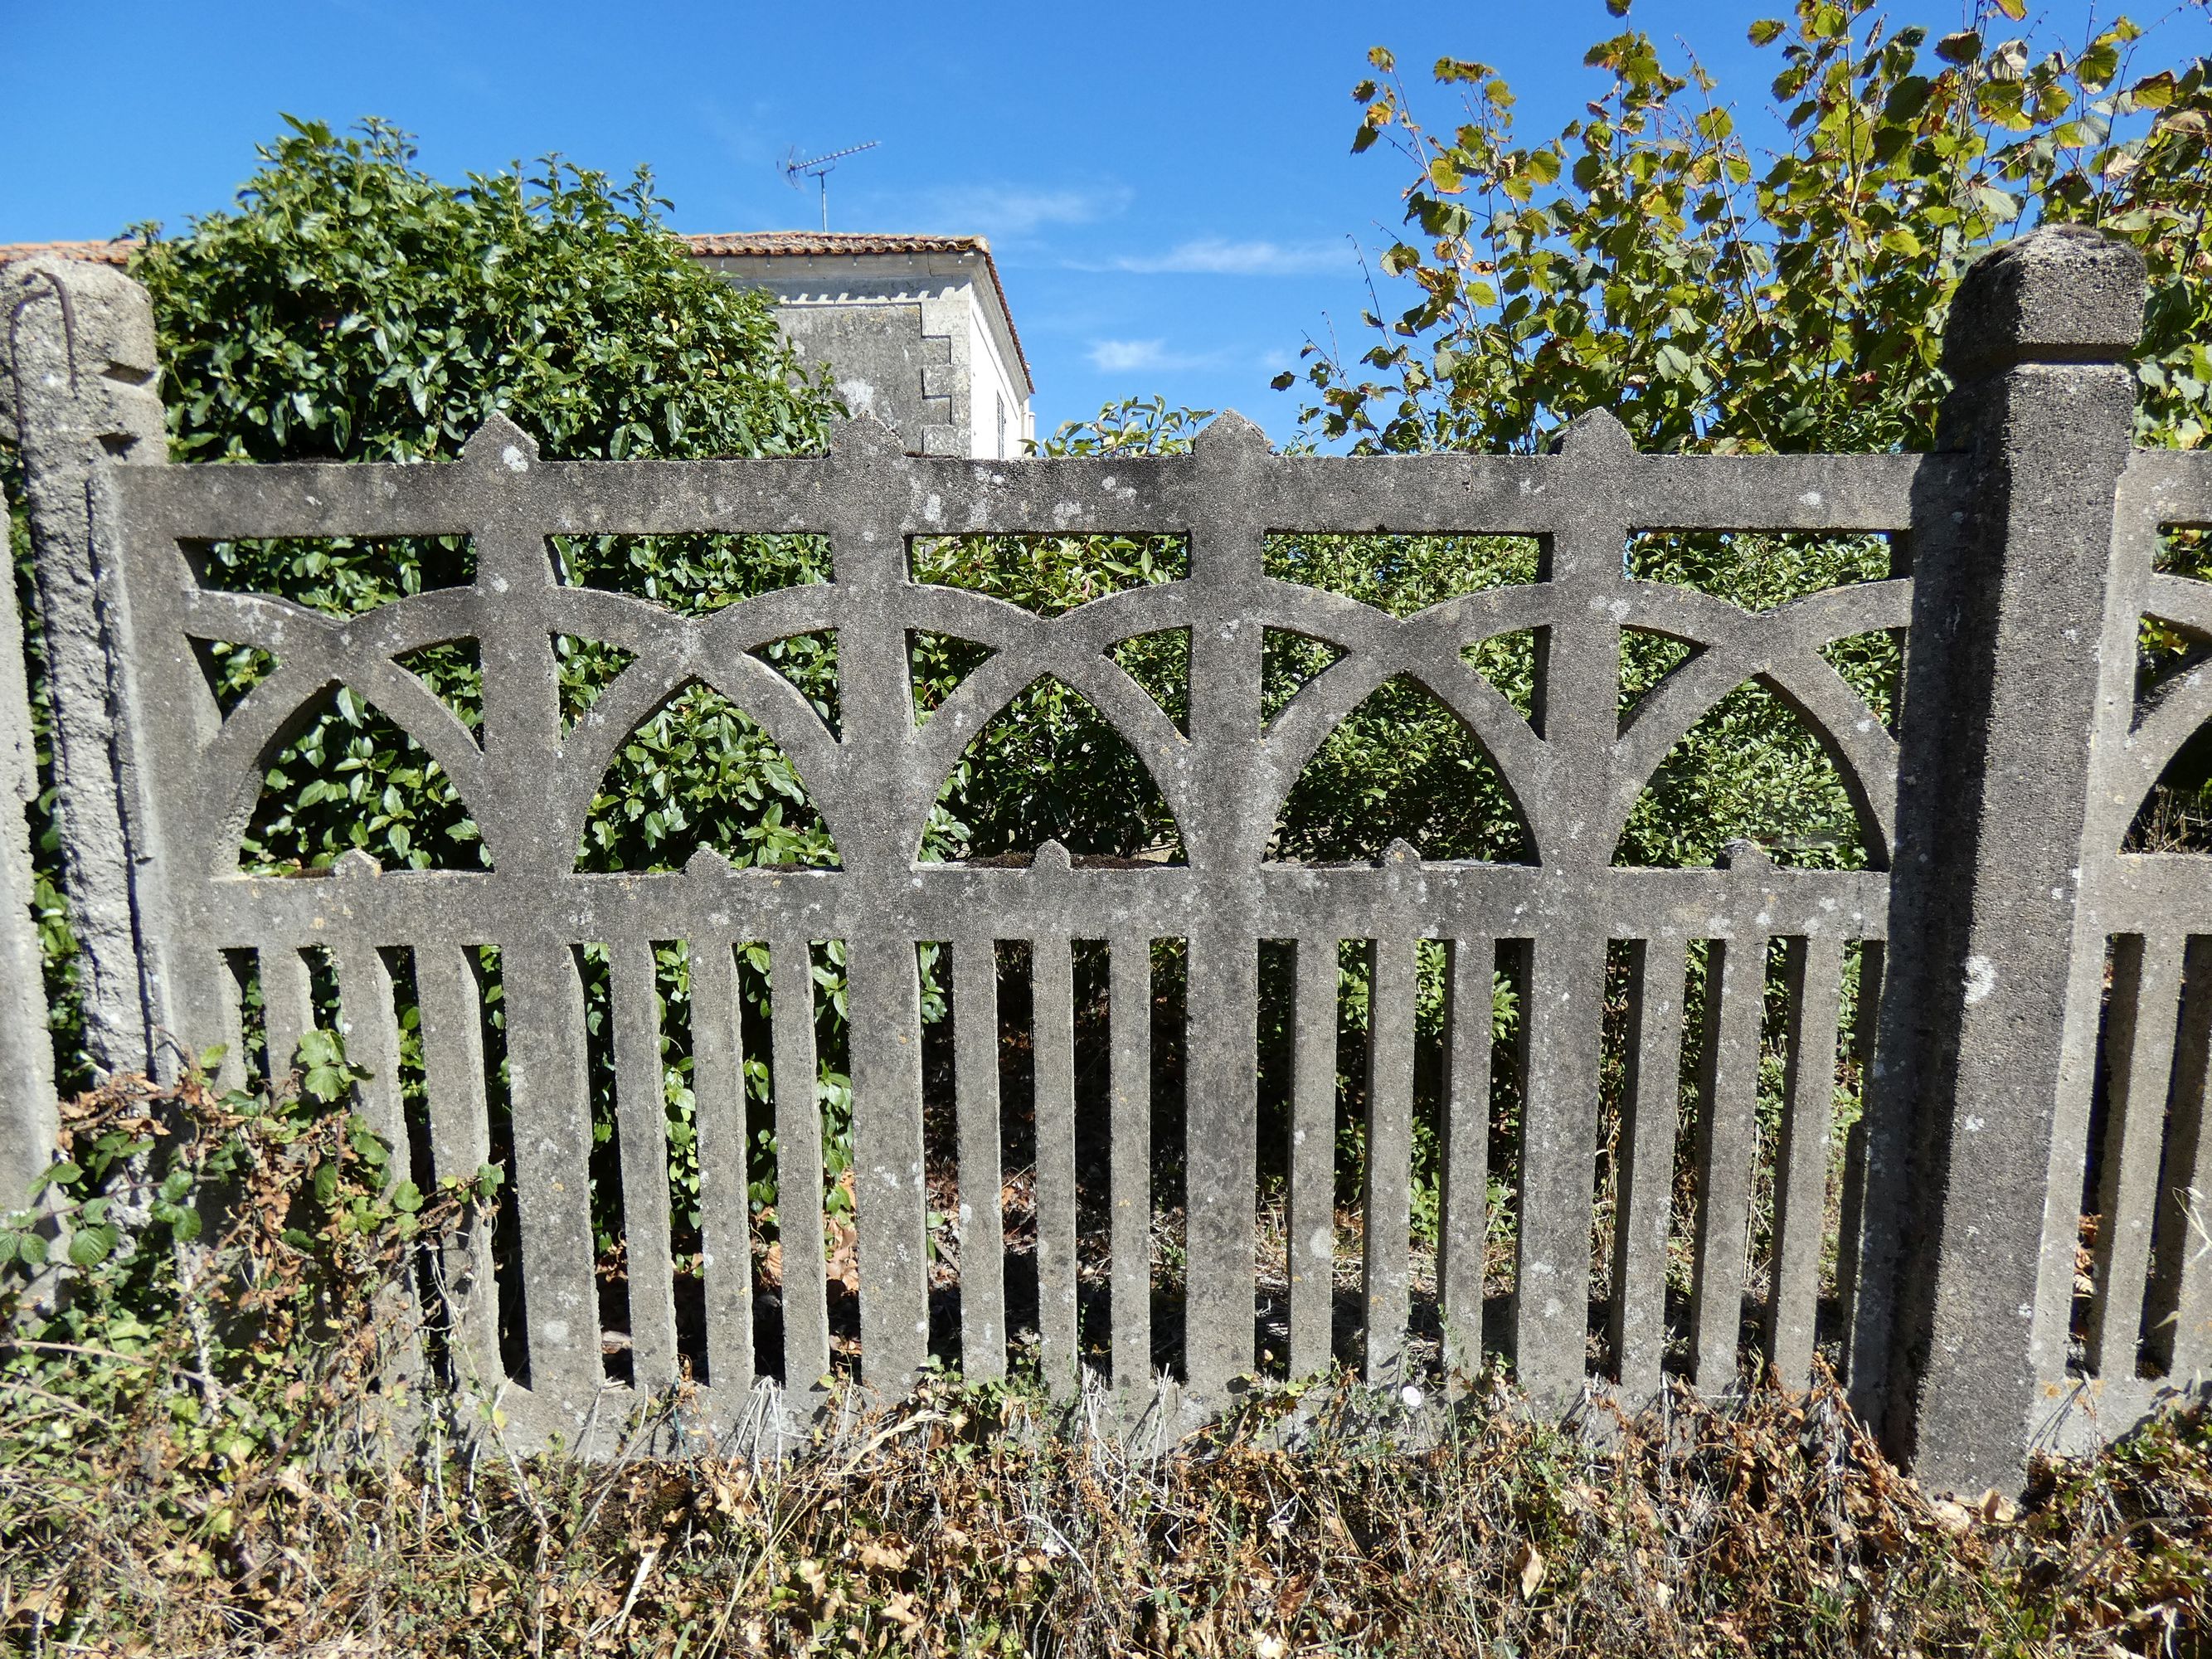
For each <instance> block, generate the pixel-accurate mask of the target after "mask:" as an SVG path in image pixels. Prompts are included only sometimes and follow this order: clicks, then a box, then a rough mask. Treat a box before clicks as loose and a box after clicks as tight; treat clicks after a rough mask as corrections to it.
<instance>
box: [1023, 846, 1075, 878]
mask: <svg viewBox="0 0 2212 1659" xmlns="http://www.w3.org/2000/svg"><path fill="white" fill-rule="evenodd" d="M1072 868H1073V866H1072V865H1071V864H1070V863H1069V861H1068V857H1067V848H1065V847H1063V846H1061V845H1060V843H1059V842H1056V841H1048V842H1045V843H1044V844H1043V845H1042V846H1041V847H1039V848H1037V849H1036V852H1035V853H1034V854H1031V855H1030V869H1032V870H1034V871H1036V872H1037V873H1038V874H1040V875H1048V876H1064V875H1066V873H1067V872H1068V871H1069V870H1070V869H1072Z"/></svg>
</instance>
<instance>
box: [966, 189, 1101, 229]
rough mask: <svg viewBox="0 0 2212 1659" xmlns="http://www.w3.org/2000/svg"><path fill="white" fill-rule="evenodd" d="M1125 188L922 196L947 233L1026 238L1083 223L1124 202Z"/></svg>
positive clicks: (988, 191)
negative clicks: (1062, 226)
mask: <svg viewBox="0 0 2212 1659" xmlns="http://www.w3.org/2000/svg"><path fill="white" fill-rule="evenodd" d="M1131 194H1132V192H1131V191H1129V189H1128V188H1127V186H1126V185H1110V186H1105V187H1102V188H1098V189H1085V188H1069V189H1063V190H1051V189H1036V188H1032V187H1030V186H1027V185H945V186H943V187H941V188H939V189H937V190H933V191H930V192H929V193H928V196H927V201H928V203H929V211H930V216H931V217H932V219H933V220H934V221H935V222H938V223H939V224H941V225H943V226H944V227H945V228H946V229H947V230H948V231H950V232H952V233H956V234H969V233H971V232H981V234H984V235H986V236H1026V235H1028V234H1030V233H1031V232H1033V231H1037V230H1042V229H1043V228H1045V227H1046V226H1048V225H1084V224H1089V223H1091V222H1092V221H1093V220H1097V219H1103V218H1108V217H1110V216H1113V215H1114V214H1116V213H1119V212H1121V210H1122V209H1124V208H1126V207H1127V206H1128V204H1129V198H1130V196H1131Z"/></svg>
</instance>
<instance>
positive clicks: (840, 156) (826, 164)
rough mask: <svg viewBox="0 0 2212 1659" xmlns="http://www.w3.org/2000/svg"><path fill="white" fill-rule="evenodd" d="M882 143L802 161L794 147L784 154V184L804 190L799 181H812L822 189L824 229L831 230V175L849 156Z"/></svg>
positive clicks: (875, 139)
mask: <svg viewBox="0 0 2212 1659" xmlns="http://www.w3.org/2000/svg"><path fill="white" fill-rule="evenodd" d="M882 142H883V141H882V140H881V139H879V138H871V139H869V140H868V142H867V143H865V144H854V145H853V146H852V147H851V148H849V149H833V150H831V151H830V152H829V154H828V155H815V156H809V157H807V158H805V159H804V160H802V159H800V156H799V149H798V146H796V145H793V147H792V148H791V149H787V150H786V151H785V152H784V156H783V177H784V182H785V183H787V184H788V185H790V186H791V187H792V188H793V190H804V189H805V185H802V184H800V183H799V180H800V179H813V180H814V182H815V183H816V184H817V185H819V186H820V187H821V191H822V228H823V229H824V230H827V229H829V175H830V173H833V172H835V171H836V167H837V163H838V162H840V161H843V160H844V159H845V158H846V157H847V156H848V155H859V154H860V152H861V151H862V150H864V149H874V148H875V147H876V146H877V145H878V144H879V143H882Z"/></svg>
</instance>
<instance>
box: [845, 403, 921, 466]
mask: <svg viewBox="0 0 2212 1659" xmlns="http://www.w3.org/2000/svg"><path fill="white" fill-rule="evenodd" d="M829 453H831V454H832V455H834V456H836V458H837V459H839V460H841V461H849V460H887V459H891V458H892V457H894V456H898V455H903V454H904V453H906V452H905V450H904V449H902V447H900V445H899V435H898V434H897V433H896V432H894V431H892V430H891V429H890V428H889V427H887V426H885V425H884V423H883V422H881V421H880V420H878V419H877V418H876V416H873V415H868V414H860V415H855V416H853V417H852V418H851V419H850V420H847V421H839V422H836V423H835V424H833V425H832V426H831V427H830V428H829Z"/></svg>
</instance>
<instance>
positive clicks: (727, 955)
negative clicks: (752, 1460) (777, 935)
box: [691, 937, 754, 1411]
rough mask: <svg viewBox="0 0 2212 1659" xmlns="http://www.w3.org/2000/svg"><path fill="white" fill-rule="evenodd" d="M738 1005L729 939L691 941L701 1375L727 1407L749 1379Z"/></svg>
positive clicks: (749, 1270)
mask: <svg viewBox="0 0 2212 1659" xmlns="http://www.w3.org/2000/svg"><path fill="white" fill-rule="evenodd" d="M743 1015H744V1005H743V1004H742V1002H741V1001H740V1000H739V996H738V973H737V961H736V957H735V956H734V955H733V953H732V946H731V945H730V942H729V941H728V940H726V939H715V938H713V937H708V938H702V939H693V940H692V941H691V1092H692V1096H693V1097H694V1098H695V1099H696V1102H697V1103H698V1105H697V1112H698V1118H697V1129H698V1136H699V1139H698V1148H699V1238H700V1253H701V1255H702V1256H703V1257H704V1258H705V1261H704V1267H705V1273H706V1280H707V1381H708V1384H709V1385H710V1386H711V1387H712V1388H713V1389H714V1392H715V1394H716V1395H718V1396H720V1399H721V1401H722V1408H723V1409H724V1410H725V1411H727V1410H729V1409H731V1408H732V1405H733V1403H734V1402H735V1401H737V1399H738V1397H739V1396H740V1395H743V1394H744V1391H745V1390H746V1389H750V1387H752V1385H753V1363H754V1361H753V1246H752V1203H751V1195H750V1193H749V1192H748V1191H747V1188H748V1185H749V1184H750V1182H749V1178H750V1158H748V1156H747V1154H748V1152H749V1151H750V1146H749V1145H748V1142H749V1139H750V1137H749V1136H748V1134H747V1132H746V1127H745V1117H746V1110H745V1066H744V1027H743Z"/></svg>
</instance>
